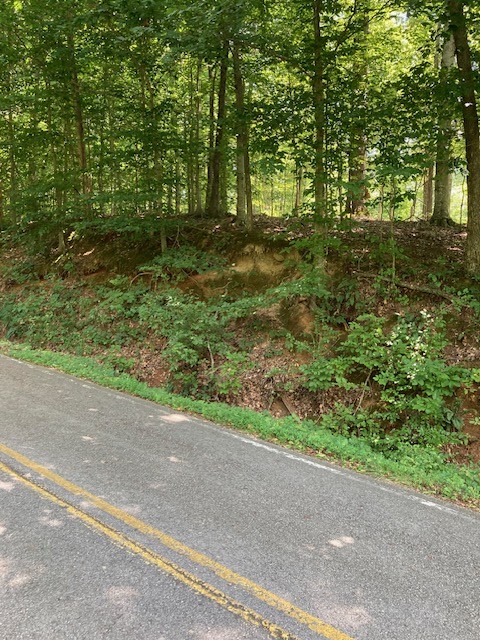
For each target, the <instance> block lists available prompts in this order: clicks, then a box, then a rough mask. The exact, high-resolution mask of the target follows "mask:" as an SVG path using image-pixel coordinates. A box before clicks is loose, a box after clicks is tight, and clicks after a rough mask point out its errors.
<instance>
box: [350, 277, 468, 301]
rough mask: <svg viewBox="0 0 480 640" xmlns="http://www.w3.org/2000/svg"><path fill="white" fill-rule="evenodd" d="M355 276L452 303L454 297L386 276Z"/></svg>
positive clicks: (437, 290) (438, 290)
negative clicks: (379, 281)
mask: <svg viewBox="0 0 480 640" xmlns="http://www.w3.org/2000/svg"><path fill="white" fill-rule="evenodd" d="M354 273H355V275H357V276H359V277H360V278H371V279H372V280H381V281H382V282H388V283H389V284H393V285H395V286H396V287H399V288H400V289H409V290H410V291H418V292H419V293H427V294H428V295H431V296H438V297H439V298H444V299H445V300H448V301H449V302H454V301H455V299H456V296H454V295H452V294H450V293H445V292H444V291H440V289H432V288H431V287H421V286H419V285H416V284H411V283H410V282H405V281H403V280H392V279H391V278H387V277H386V276H379V275H377V274H376V273H367V272H365V271H355V272H354Z"/></svg>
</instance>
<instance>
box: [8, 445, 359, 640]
mask: <svg viewBox="0 0 480 640" xmlns="http://www.w3.org/2000/svg"><path fill="white" fill-rule="evenodd" d="M0 453H1V454H3V455H4V456H7V457H8V458H10V459H13V460H15V461H16V462H18V463H20V464H21V465H23V466H24V467H26V468H28V469H30V470H31V471H34V472H35V473H37V474H39V475H40V476H42V477H43V478H45V479H47V480H49V481H50V482H53V483H54V484H55V485H57V486H58V487H60V488H61V489H63V490H64V491H67V492H68V493H70V494H73V495H75V496H78V497H81V498H83V499H85V500H87V501H88V502H89V503H90V504H91V505H93V506H95V507H97V508H98V509H100V510H101V511H103V512H104V513H106V514H108V515H109V516H112V517H113V518H115V519H116V520H118V521H119V522H122V523H123V524H126V525H128V526H129V527H131V528H132V529H134V530H136V531H138V532H139V533H141V534H144V535H147V536H150V537H152V538H155V539H156V540H158V541H159V542H160V543H161V544H162V545H163V546H164V547H166V548H167V549H170V550H172V551H174V552H175V553H177V554H180V555H182V556H185V557H186V558H188V559H189V560H190V561H192V562H193V563H195V564H196V565H199V566H202V567H205V568H207V569H209V570H210V571H212V572H213V573H214V574H215V575H217V576H218V577H219V578H221V579H222V580H224V581H225V582H228V583H229V584H232V585H237V586H239V587H241V588H242V589H243V590H244V591H245V592H247V593H249V594H250V595H252V596H254V597H255V598H256V599H257V600H260V601H262V602H264V603H266V604H267V605H269V606H271V607H273V608H275V609H277V611H280V612H281V613H283V614H285V615H287V616H288V617H289V618H292V619H293V620H295V621H296V622H299V623H301V624H303V625H305V626H307V627H308V628H309V629H311V630H312V631H314V632H316V633H317V634H319V635H320V636H321V637H323V638H326V639H327V640H353V639H352V638H351V637H350V636H347V635H346V634H345V633H343V632H341V631H339V630H338V629H335V628H334V627H332V626H331V625H329V624H327V623H326V622H324V621H322V620H320V619H319V618H316V617H315V616H312V615H311V614H309V613H307V612H306V611H303V610H302V609H300V608H299V607H297V606H295V605H294V604H292V603H291V602H288V601H287V600H284V599H283V598H280V597H279V596H277V595H276V594H274V593H272V592H270V591H268V590H267V589H264V588H263V587H261V586H260V585H258V584H256V583H255V582H253V581H251V580H249V579H248V578H245V577H243V576H241V575H239V574H238V573H235V572H234V571H232V570H230V569H228V568H227V567H225V566H223V565H222V564H220V563H219V562H217V561H216V560H214V559H212V558H210V557H208V556H206V555H205V554H203V553H200V552H198V551H195V550H194V549H191V548H190V547H188V546H186V545H184V544H182V543H181V542H179V541H178V540H176V539H175V538H172V537H171V536H169V535H168V534H166V533H164V532H163V531H160V530H159V529H156V528H155V527H152V526H151V525H149V524H147V523H146V522H143V521H142V520H140V519H139V518H136V517H135V516H132V515H131V514H129V513H127V512H126V511H123V510H122V509H119V508H118V507H115V506H114V505H112V504H110V503H109V502H107V501H106V500H103V499H102V498H99V497H98V496H96V495H95V494H93V493H90V492H89V491H86V490H85V489H82V488H81V487H79V486H77V485H75V484H73V483H72V482H70V481H69V480H66V479H65V478H63V477H62V476H60V475H58V474H57V473H55V472H53V471H51V470H50V469H47V468H46V467H44V466H42V465H40V464H38V463H37V462H34V461H33V460H30V459H29V458H27V457H26V456H24V455H23V454H21V453H19V452H18V451H15V450H13V449H10V448H9V447H7V446H5V445H3V444H0ZM0 471H3V472H5V473H8V474H9V475H10V476H12V477H14V478H15V479H17V480H19V481H20V482H22V483H23V484H25V485H27V486H28V487H29V488H30V489H33V490H34V491H36V492H37V493H39V494H40V495H41V496H42V497H44V498H47V499H48V500H50V501H52V502H54V503H55V504H57V505H59V506H61V507H63V508H65V509H66V510H67V511H68V512H69V513H70V514H71V515H73V516H75V517H77V518H78V519H80V520H82V521H83V522H84V523H85V524H87V525H88V526H89V527H91V528H92V529H94V530H96V531H98V532H100V533H102V534H103V535H105V536H107V537H108V538H110V540H112V541H113V542H115V543H116V544H118V545H120V546H121V547H123V548H125V549H128V550H129V551H131V552H133V553H135V554H137V555H139V556H140V557H141V558H143V560H145V561H146V562H148V563H150V564H152V565H154V566H156V567H157V568H159V569H161V570H162V571H165V572H166V573H168V574H170V575H172V576H174V577H175V578H176V579H177V580H179V581H180V582H182V583H184V584H186V585H187V586H189V587H190V588H191V589H193V590H194V591H196V592H197V593H199V594H201V595H203V596H205V597H207V598H209V599H210V600H213V601H214V602H216V603H217V604H219V605H220V606H222V607H223V608H225V609H227V610H228V611H230V612H232V613H235V614H236V615H238V616H240V617H241V618H242V619H243V620H245V621H247V622H249V623H252V624H254V625H256V626H260V627H263V628H264V629H265V630H266V631H267V632H268V633H269V634H270V636H271V637H273V638H279V639H281V640H298V638H296V636H294V635H292V634H291V633H289V632H288V631H286V630H284V629H282V628H281V627H279V626H278V625H276V624H275V623H273V622H270V621H269V620H267V619H266V618H264V617H263V616H262V615H260V614H259V613H257V612H256V611H254V610H253V609H250V608H249V607H246V606H244V605H243V604H241V603H240V602H238V601H236V600H234V599H233V598H231V597H230V596H228V595H227V594H225V593H223V592H222V591H220V590H219V589H217V588H216V587H214V586H212V585H210V584H208V583H207V582H204V581H203V580H200V579H199V578H198V577H196V576H195V575H193V574H192V573H190V572H188V571H186V570H184V569H183V568H181V567H180V566H178V565H177V564H175V563H174V562H171V561H170V560H167V559H165V558H163V557H162V556H160V555H159V554H157V553H156V552H154V551H152V550H151V549H148V548H146V547H144V546H142V545H140V544H138V543H137V542H135V541H134V540H132V539H131V538H129V537H127V536H126V535H124V534H123V533H120V532H118V531H116V530H115V529H113V528H112V527H110V526H108V525H107V524H105V523H103V522H100V520H98V519H97V518H95V517H93V516H91V515H90V514H88V513H85V512H84V511H82V510H81V509H79V508H78V507H76V506H74V505H73V504H71V503H69V502H67V501H66V500H63V499H62V498H60V497H58V496H57V495H55V494H54V493H53V492H51V491H49V490H48V489H46V488H45V487H43V486H40V485H38V484H37V483H36V482H34V481H33V480H32V479H30V478H26V477H25V476H24V475H22V474H21V473H19V472H18V471H16V470H15V469H13V468H12V467H10V466H8V465H6V464H4V463H2V462H0Z"/></svg>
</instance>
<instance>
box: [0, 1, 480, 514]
mask: <svg viewBox="0 0 480 640" xmlns="http://www.w3.org/2000/svg"><path fill="white" fill-rule="evenodd" d="M479 26H480V7H479V6H477V2H460V1H456V0H446V1H427V2H420V1H418V0H405V1H395V0H392V1H390V0H279V1H276V2H272V1H270V0H248V1H245V0H237V1H233V0H198V1H196V2H184V1H182V0H136V1H135V2H133V0H106V1H105V2H93V1H91V0H61V1H60V0H41V1H40V0H25V1H23V0H5V1H4V2H3V3H2V6H1V7H0V59H1V64H0V86H1V91H0V228H1V232H0V233H1V236H0V241H1V250H2V256H1V259H0V277H1V290H0V327H1V330H2V334H3V337H4V338H5V341H4V342H3V343H2V350H3V351H5V352H7V353H12V354H15V355H19V354H20V355H21V356H22V357H24V358H30V359H35V360H37V361H41V362H48V363H50V364H56V365H57V366H60V365H61V366H62V367H64V368H69V370H72V371H74V372H76V373H79V372H80V373H82V374H83V375H90V376H91V377H92V376H93V377H94V378H95V376H97V378H98V377H99V378H100V379H101V380H102V381H103V382H108V383H109V384H111V385H113V386H117V387H119V386H120V388H125V389H128V390H129V391H131V392H135V393H139V394H140V395H144V396H147V397H152V396H151V394H152V393H153V392H152V388H155V389H157V391H156V393H157V394H159V395H158V398H159V399H160V400H161V401H163V402H169V403H170V404H172V403H173V404H174V405H175V406H180V407H183V408H187V409H188V410H192V411H195V412H197V413H203V414H204V415H207V416H208V417H210V418H212V419H218V420H220V421H221V422H224V423H228V424H231V425H232V426H237V427H240V428H247V429H250V430H252V431H254V432H255V433H259V434H260V435H262V437H265V438H269V439H273V440H277V441H281V442H284V443H288V444H290V445H291V446H295V447H299V448H301V449H303V450H305V451H308V452H310V453H312V454H314V455H332V456H335V457H336V458H340V459H342V460H344V461H345V462H346V463H349V464H353V465H355V466H356V467H357V468H361V469H366V470H369V471H372V472H376V473H382V474H384V475H385V474H386V475H390V476H392V477H395V478H397V479H400V480H402V481H404V482H409V483H413V484H415V485H417V486H421V487H423V488H426V489H428V490H430V491H434V492H439V493H442V494H443V495H446V496H448V497H451V498H457V499H461V500H463V501H465V502H469V503H471V504H477V505H478V504H479V500H480V477H479V466H478V463H479V461H480V426H479V423H480V415H479V411H478V409H479V406H480V405H479V399H480V391H479V383H480V368H479V367H480V340H479V338H480V335H479V331H478V321H479V317H480V295H479V293H480V287H479V274H480V140H479V128H478V110H477V99H478V95H479V91H480V74H479V63H480V35H479V34H480V31H479ZM39 349H48V350H50V351H39ZM52 352H57V353H59V352H61V353H62V354H63V355H61V354H59V355H57V356H55V355H54V354H52ZM85 357H87V358H89V359H88V360H85V359H84V358H85ZM99 363H100V364H99ZM98 367H100V368H98ZM100 371H101V373H99V372H100ZM95 379H96V378H95ZM158 388H161V389H163V391H162V390H158ZM166 394H167V395H166ZM168 394H175V395H168ZM156 397H157V396H156ZM212 402H215V403H217V404H211V403H212ZM222 403H223V404H222ZM212 407H213V408H212ZM251 409H254V410H255V411H256V412H257V413H254V412H252V411H251Z"/></svg>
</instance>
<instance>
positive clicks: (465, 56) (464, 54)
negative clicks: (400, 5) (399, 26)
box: [447, 0, 480, 275]
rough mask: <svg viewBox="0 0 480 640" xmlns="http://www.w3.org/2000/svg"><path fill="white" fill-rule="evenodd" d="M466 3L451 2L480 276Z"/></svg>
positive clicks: (476, 144)
mask: <svg viewBox="0 0 480 640" xmlns="http://www.w3.org/2000/svg"><path fill="white" fill-rule="evenodd" d="M464 4H465V3H464V2H460V1H458V0H448V2H447V6H448V10H449V14H450V21H451V28H452V31H453V35H454V38H455V46H456V54H457V62H458V68H459V70H460V79H461V87H462V106H463V124H464V130H465V147H466V157H467V169H468V178H467V185H468V204H467V210H468V221H467V231H468V235H467V254H466V268H467V271H468V272H469V273H471V274H473V275H478V274H479V273H480V130H479V124H478V111H477V101H476V95H475V79H474V75H473V68H472V56H471V52H470V46H469V42H468V34H467V25H466V20H465V14H464Z"/></svg>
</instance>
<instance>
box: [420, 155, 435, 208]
mask: <svg viewBox="0 0 480 640" xmlns="http://www.w3.org/2000/svg"><path fill="white" fill-rule="evenodd" d="M433 175H434V167H433V165H431V166H430V167H428V169H427V170H426V172H425V175H424V182H423V209H422V216H423V219H424V220H430V218H431V217H432V214H433Z"/></svg>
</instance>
